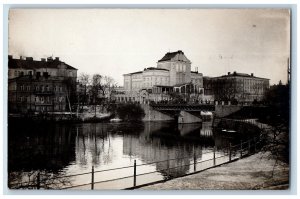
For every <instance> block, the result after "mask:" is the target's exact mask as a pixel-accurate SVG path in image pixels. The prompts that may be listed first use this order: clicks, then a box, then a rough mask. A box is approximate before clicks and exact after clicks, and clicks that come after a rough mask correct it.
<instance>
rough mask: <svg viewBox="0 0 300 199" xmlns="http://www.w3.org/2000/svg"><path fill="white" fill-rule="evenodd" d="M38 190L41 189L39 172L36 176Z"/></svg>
mask: <svg viewBox="0 0 300 199" xmlns="http://www.w3.org/2000/svg"><path fill="white" fill-rule="evenodd" d="M36 188H37V189H40V188H41V175H40V172H38V174H37V176H36Z"/></svg>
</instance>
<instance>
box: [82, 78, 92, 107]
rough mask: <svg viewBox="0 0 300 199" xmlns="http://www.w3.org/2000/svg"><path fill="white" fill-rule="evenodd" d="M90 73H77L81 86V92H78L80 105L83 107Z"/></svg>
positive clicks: (85, 101)
mask: <svg viewBox="0 0 300 199" xmlns="http://www.w3.org/2000/svg"><path fill="white" fill-rule="evenodd" d="M90 78H91V77H90V75H89V74H87V73H81V74H80V75H79V84H80V85H79V86H80V87H82V88H83V92H80V96H81V97H80V98H81V100H80V101H81V106H82V108H83V106H84V105H86V103H87V87H88V85H89V84H90V82H91V80H90Z"/></svg>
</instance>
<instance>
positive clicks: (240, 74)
mask: <svg viewBox="0 0 300 199" xmlns="http://www.w3.org/2000/svg"><path fill="white" fill-rule="evenodd" d="M220 77H251V78H257V79H267V78H263V77H256V76H254V75H253V73H252V74H251V75H249V74H247V73H237V72H233V73H228V74H227V75H222V76H220ZM220 77H215V78H220ZM213 78H214V77H213Z"/></svg>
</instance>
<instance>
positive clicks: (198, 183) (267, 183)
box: [141, 153, 289, 190]
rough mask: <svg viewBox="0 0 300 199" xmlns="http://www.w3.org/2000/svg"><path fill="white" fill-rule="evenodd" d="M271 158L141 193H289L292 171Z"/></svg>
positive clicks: (247, 161)
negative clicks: (265, 191) (159, 191)
mask: <svg viewBox="0 0 300 199" xmlns="http://www.w3.org/2000/svg"><path fill="white" fill-rule="evenodd" d="M267 156H268V154H262V153H257V154H254V155H252V156H249V157H246V158H244V159H241V160H238V161H236V162H232V163H229V164H226V165H223V166H220V167H216V168H212V169H209V170H206V171H203V172H200V173H197V174H193V175H190V176H186V177H182V178H177V179H173V180H170V181H167V182H164V183H159V184H155V185H150V186H147V187H142V188H141V190H196V189H197V190H206V189H209V190H250V189H273V190H275V189H278V190H279V189H280V190H283V189H288V187H289V167H288V165H287V164H285V163H283V162H279V163H278V164H277V165H276V166H275V168H274V175H273V177H272V171H273V167H274V163H275V160H273V159H269V158H268V157H267Z"/></svg>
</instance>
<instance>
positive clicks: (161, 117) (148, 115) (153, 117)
mask: <svg viewBox="0 0 300 199" xmlns="http://www.w3.org/2000/svg"><path fill="white" fill-rule="evenodd" d="M141 106H142V108H143V109H144V111H145V117H144V118H143V121H171V120H174V119H175V118H174V117H171V116H169V115H166V114H163V113H161V112H159V111H156V110H153V109H152V107H150V106H149V105H148V104H141Z"/></svg>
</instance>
